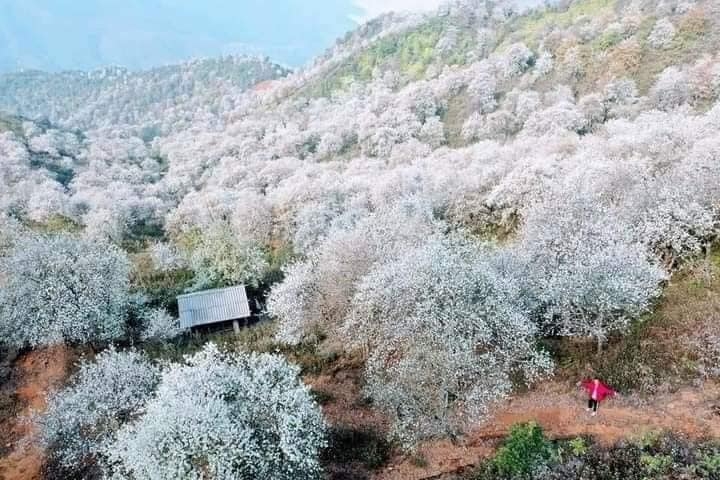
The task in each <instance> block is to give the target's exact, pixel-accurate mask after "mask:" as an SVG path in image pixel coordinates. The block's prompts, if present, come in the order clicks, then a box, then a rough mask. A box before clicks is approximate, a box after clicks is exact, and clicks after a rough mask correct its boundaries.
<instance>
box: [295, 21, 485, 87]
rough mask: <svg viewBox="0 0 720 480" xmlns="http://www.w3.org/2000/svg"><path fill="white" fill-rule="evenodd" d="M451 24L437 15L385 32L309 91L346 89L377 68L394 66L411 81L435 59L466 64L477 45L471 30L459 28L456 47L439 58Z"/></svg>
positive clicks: (423, 71)
mask: <svg viewBox="0 0 720 480" xmlns="http://www.w3.org/2000/svg"><path fill="white" fill-rule="evenodd" d="M450 27H451V25H450V22H448V21H447V20H446V19H443V18H437V19H433V20H430V21H428V22H425V23H423V24H422V25H420V26H418V27H416V28H413V29H410V30H408V31H405V32H399V33H394V34H390V35H386V36H384V37H382V38H380V39H378V40H376V41H375V42H373V43H372V44H371V45H370V46H369V47H368V48H366V49H365V50H363V51H362V52H360V53H358V54H357V55H355V56H354V57H352V58H350V59H348V60H347V61H346V62H344V63H343V64H342V65H339V66H338V67H337V68H335V70H334V71H332V72H330V73H329V74H328V75H325V76H324V77H323V79H322V80H321V81H320V82H318V83H317V84H315V85H313V86H311V87H310V89H309V92H308V93H309V94H310V95H312V96H330V95H331V94H332V93H333V92H335V91H338V90H344V89H346V88H347V87H348V86H350V85H351V84H352V83H353V82H358V81H359V82H367V81H369V80H371V79H372V76H373V72H374V71H375V69H376V68H380V69H381V70H382V69H383V68H392V69H393V70H395V71H397V72H399V73H401V74H402V75H404V76H405V77H407V79H409V80H417V79H420V78H422V77H423V76H424V75H425V72H426V70H427V68H428V67H429V66H430V65H432V64H433V63H435V62H438V61H439V62H441V63H443V64H446V65H459V64H464V63H465V61H466V55H467V53H468V52H469V51H470V50H471V49H472V48H473V47H474V45H475V39H474V36H473V32H472V31H471V30H470V29H463V28H459V29H458V30H457V38H456V42H455V46H454V48H453V49H452V50H451V51H450V52H448V53H447V54H445V55H443V56H442V58H439V57H438V53H437V50H436V47H437V44H438V41H439V40H440V39H441V38H442V36H443V35H444V34H445V33H446V31H447V29H448V28H450Z"/></svg>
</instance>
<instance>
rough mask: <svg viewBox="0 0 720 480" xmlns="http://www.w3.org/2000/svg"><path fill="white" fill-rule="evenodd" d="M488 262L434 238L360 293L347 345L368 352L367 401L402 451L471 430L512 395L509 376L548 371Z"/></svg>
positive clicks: (383, 269) (530, 328)
mask: <svg viewBox="0 0 720 480" xmlns="http://www.w3.org/2000/svg"><path fill="white" fill-rule="evenodd" d="M493 255H494V252H493V251H492V250H490V249H484V248H478V247H477V246H475V245H472V244H470V243H469V242H467V241H466V240H463V239H459V238H450V239H448V238H443V237H442V236H434V237H432V238H430V239H429V240H428V241H427V243H425V244H424V245H422V246H419V247H417V248H415V249H412V250H410V251H409V252H408V253H407V254H406V255H405V256H403V257H402V258H400V259H397V260H395V261H393V262H390V263H385V264H381V265H378V266H377V268H376V269H374V270H373V271H371V272H370V273H369V274H367V275H366V276H365V277H363V279H362V282H361V284H360V286H359V287H358V290H357V293H356V294H355V296H354V298H353V305H352V310H351V313H350V315H349V317H348V320H347V322H346V324H345V326H344V332H345V335H346V339H347V341H348V342H350V344H351V345H355V346H358V347H360V346H362V347H364V348H366V349H367V351H368V352H369V357H368V360H367V367H366V377H367V389H366V393H367V394H368V395H369V396H370V397H371V398H372V399H373V401H374V403H375V404H376V405H378V406H379V407H380V408H382V409H383V410H384V411H385V412H386V413H387V414H388V415H389V416H390V418H392V420H393V428H392V435H393V436H394V437H395V438H396V439H398V440H399V441H400V442H401V443H402V444H403V445H404V446H405V447H408V448H412V447H413V446H414V445H416V444H417V442H418V441H419V440H421V439H426V438H432V437H436V436H440V435H445V434H448V433H453V432H458V431H459V430H461V429H462V427H463V426H464V425H467V424H468V422H474V421H478V420H479V419H480V418H482V416H483V415H484V414H485V413H486V412H487V408H488V405H489V404H490V403H491V402H493V401H495V400H497V399H498V398H501V397H503V396H504V395H506V394H507V393H508V392H509V391H510V390H511V388H512V382H511V380H510V378H511V376H512V375H513V374H519V375H520V376H521V377H522V378H524V379H525V380H526V381H527V382H528V383H530V382H532V381H534V380H536V379H537V378H539V377H540V376H542V375H544V374H547V373H548V372H549V371H550V369H551V363H550V360H549V359H548V357H547V356H546V355H545V354H543V353H542V352H539V351H537V350H536V348H535V345H534V335H535V326H534V324H533V323H532V322H531V321H530V319H529V318H528V316H527V315H526V313H525V312H524V311H523V308H522V304H521V303H520V302H518V301H517V298H516V296H517V295H518V293H519V290H518V288H517V285H516V284H515V283H514V280H513V279H512V277H509V276H506V275H504V274H503V273H504V272H501V271H500V270H498V269H497V268H496V267H495V266H494V264H493V260H492V258H493Z"/></svg>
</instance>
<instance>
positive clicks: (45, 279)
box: [0, 234, 130, 346]
mask: <svg viewBox="0 0 720 480" xmlns="http://www.w3.org/2000/svg"><path fill="white" fill-rule="evenodd" d="M0 262H2V263H1V265H0V267H1V268H0V270H2V271H3V276H2V278H0V283H1V284H2V289H0V331H2V333H3V337H4V338H5V339H6V341H7V342H8V343H11V344H14V345H17V346H26V345H30V346H38V345H49V344H56V343H63V342H70V343H87V342H109V341H112V340H116V339H119V338H121V337H122V336H123V335H124V331H125V312H126V308H127V302H128V288H129V279H128V278H129V271H130V264H129V261H128V259H127V257H126V255H125V254H124V253H123V252H122V251H121V250H120V249H118V248H116V247H114V246H112V245H109V244H105V243H102V242H100V243H98V242H94V241H90V240H87V239H83V238H77V237H74V236H69V235H57V236H51V235H38V234H29V235H25V236H23V237H22V238H20V239H17V240H16V242H15V245H14V246H13V248H12V249H11V250H10V252H9V254H8V255H7V256H6V257H3V258H0Z"/></svg>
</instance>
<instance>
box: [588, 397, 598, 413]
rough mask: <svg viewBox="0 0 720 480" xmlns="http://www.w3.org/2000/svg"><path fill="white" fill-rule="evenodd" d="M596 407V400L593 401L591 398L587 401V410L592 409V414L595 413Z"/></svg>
mask: <svg viewBox="0 0 720 480" xmlns="http://www.w3.org/2000/svg"><path fill="white" fill-rule="evenodd" d="M598 405H599V403H598V401H597V400H593V399H592V398H591V399H589V400H588V408H592V409H593V412H597V409H598Z"/></svg>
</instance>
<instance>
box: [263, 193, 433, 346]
mask: <svg viewBox="0 0 720 480" xmlns="http://www.w3.org/2000/svg"><path fill="white" fill-rule="evenodd" d="M438 228H441V226H440V223H439V222H437V221H436V220H435V219H434V218H433V214H432V210H431V208H430V207H429V205H428V204H427V203H426V202H424V201H422V200H420V199H417V198H401V199H399V201H398V202H397V204H396V205H393V206H392V207H384V208H382V209H380V210H378V211H376V212H374V213H373V214H370V215H367V216H365V217H364V218H361V219H360V220H359V221H357V223H355V224H354V225H351V226H349V227H348V226H344V225H343V226H339V227H337V228H335V229H333V230H332V231H331V232H330V233H329V234H328V235H327V237H326V238H325V239H324V240H323V241H322V243H320V245H319V246H318V247H317V248H316V249H315V250H314V251H312V252H311V253H310V254H309V255H308V257H307V258H306V259H305V260H304V261H303V263H301V264H298V265H295V266H293V267H291V268H290V269H288V271H287V272H286V273H287V275H286V277H285V281H284V283H283V284H280V285H278V286H275V287H274V288H273V290H272V291H271V292H270V295H269V298H268V312H269V313H270V314H271V315H273V316H274V317H276V318H277V319H278V322H279V324H280V326H279V332H278V336H279V339H280V340H282V341H284V342H286V343H290V344H296V343H299V342H300V341H301V340H302V339H303V338H304V337H305V336H307V335H309V334H312V333H314V332H316V331H317V330H320V331H321V332H322V333H324V334H326V335H336V331H337V328H338V327H339V326H340V325H341V324H342V321H343V320H344V318H345V315H346V314H347V311H348V308H349V306H350V301H351V299H352V296H353V294H354V291H355V288H356V286H357V283H358V282H359V281H360V279H361V278H362V277H363V276H364V275H365V274H367V272H369V271H370V270H371V269H373V268H374V267H375V265H377V264H378V263H383V262H387V261H391V260H392V259H394V258H396V257H397V256H400V255H402V252H404V251H405V250H406V249H407V248H412V246H414V245H417V244H419V243H421V242H422V241H423V239H424V238H426V237H427V236H428V235H430V234H432V233H433V232H436V231H437V229H438Z"/></svg>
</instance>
